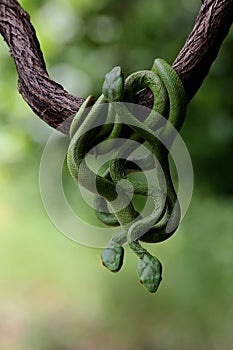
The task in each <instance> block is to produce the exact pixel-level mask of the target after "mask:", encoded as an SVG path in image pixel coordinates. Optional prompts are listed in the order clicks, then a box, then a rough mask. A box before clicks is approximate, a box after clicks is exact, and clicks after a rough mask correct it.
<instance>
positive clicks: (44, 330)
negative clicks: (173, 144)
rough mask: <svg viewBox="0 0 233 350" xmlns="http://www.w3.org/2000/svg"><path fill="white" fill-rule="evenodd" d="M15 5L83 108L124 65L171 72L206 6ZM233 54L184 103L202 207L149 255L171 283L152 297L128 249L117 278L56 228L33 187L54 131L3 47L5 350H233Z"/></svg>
mask: <svg viewBox="0 0 233 350" xmlns="http://www.w3.org/2000/svg"><path fill="white" fill-rule="evenodd" d="M20 3H21V4H22V6H23V7H24V8H25V9H26V10H27V11H28V12H29V13H30V15H31V20H32V23H33V25H34V26H35V28H36V31H37V34H38V37H39V40H40V43H41V47H42V50H43V53H44V56H45V60H46V63H47V68H48V71H49V74H50V75H51V77H52V78H53V79H54V80H56V81H58V82H59V83H61V84H62V85H63V86H64V87H65V88H66V89H67V90H68V91H69V92H71V93H73V94H74V95H77V96H82V97H86V96H87V95H88V94H94V95H96V96H98V95H99V93H100V91H101V85H102V82H103V78H104V75H105V74H106V72H108V71H109V70H110V69H111V68H112V67H113V66H115V65H121V66H122V68H123V70H124V71H125V73H126V75H128V74H130V73H131V72H133V71H137V70H140V69H147V68H150V67H151V65H152V62H153V59H154V58H155V57H163V58H165V59H166V60H167V61H169V62H172V61H173V60H174V59H175V57H176V55H177V53H178V52H179V50H180V49H181V47H182V45H183V44H184V41H185V39H186V37H187V35H188V34H189V32H190V30H191V28H192V26H193V23H194V20H195V17H196V15H197V12H198V10H199V7H200V3H201V2H200V1H195V0H189V1H185V0H177V1H173V0H166V1H155V0H134V1H132V0H127V1H125V0H124V1H123V0H118V1H112V0H98V1H96V0H56V1H55V0H47V1H40V0H36V1H29V0H24V1H20ZM232 54H233V32H232V31H231V33H230V34H229V36H228V37H227V39H226V40H225V42H224V44H223V46H222V48H221V52H220V53H219V55H218V58H217V60H216V62H215V63H214V64H213V66H212V68H211V71H210V73H209V75H208V77H207V78H206V80H205V82H204V84H203V85H202V87H201V89H200V90H199V92H198V94H197V95H196V96H195V98H194V99H193V101H192V102H191V103H190V105H189V109H188V114H187V119H186V122H185V125H184V127H183V130H182V136H183V138H184V140H185V142H186V145H187V147H188V149H189V151H190V154H191V157H192V161H193V167H194V174H195V187H194V193H193V198H192V202H191V206H190V208H189V211H188V213H187V215H186V217H185V219H184V221H183V222H182V224H181V227H180V228H179V230H178V231H177V233H176V234H175V235H174V236H173V237H172V238H170V239H169V240H168V241H166V242H164V243H161V244H158V245H147V246H148V248H149V249H150V251H151V252H153V253H155V254H156V255H157V256H158V257H159V259H160V260H161V261H162V262H163V266H164V274H163V277H164V279H163V282H162V284H161V286H160V288H159V290H158V292H157V294H155V295H150V294H148V293H147V292H146V291H145V290H144V288H142V287H141V286H140V284H139V283H138V280H137V276H136V273H135V266H136V258H135V257H134V256H133V255H132V254H131V252H130V251H129V250H128V249H126V263H125V266H124V267H123V269H122V271H121V272H119V273H118V274H111V273H110V272H108V271H107V270H106V269H104V268H103V267H102V266H101V264H100V258H99V255H100V250H99V249H94V248H88V247H84V246H81V245H78V244H76V243H74V242H72V241H71V240H69V239H67V238H65V237H64V236H63V235H62V234H61V233H60V232H59V231H58V230H57V229H56V228H55V227H54V226H53V224H52V223H51V222H50V220H49V217H48V216H47V214H46V212H45V210H44V207H43V204H42V201H41V197H40V190H39V180H38V178H39V164H40V158H41V154H42V151H43V148H44V145H45V143H46V141H47V138H48V136H49V135H50V133H51V129H50V128H49V127H48V126H46V125H44V123H43V122H41V121H40V120H39V118H38V117H37V116H35V115H34V113H33V112H32V111H31V110H30V109H29V107H28V106H27V105H26V103H25V102H24V101H23V99H22V98H21V96H20V95H19V93H18V92H17V89H16V86H17V75H16V70H15V67H14V62H13V61H12V59H11V58H10V55H9V50H8V47H7V46H6V44H5V42H4V41H3V40H0V150H1V152H0V193H1V196H0V348H1V349H4V350H22V349H24V350H29V349H30V350H31V349H34V350H37V349H38V350H42V349H43V350H74V349H78V350H92V349H95V350H99V349H103V348H104V349H108V350H115V349H119V348H121V349H127V350H130V349H134V350H139V349H140V350H176V349H177V350H178V349H179V350H186V349H187V348H188V349H190V350H192V349H195V350H196V349H199V350H202V349H203V350H210V349H211V350H215V349H219V348H222V349H225V350H229V349H230V348H231V346H232V343H233V336H232V319H233V303H232V300H233V292H232V291H233V272H232V266H233V255H232V248H233V240H232V232H233V216H232V210H233V196H232V194H233V185H232V183H233V182H232V143H233V137H232V136H233V99H232V89H233V65H232ZM66 186H68V187H69V183H68V184H66ZM71 186H72V185H71ZM77 206H79V207H78V210H81V209H80V207H81V204H80V203H77ZM77 229H78V228H77Z"/></svg>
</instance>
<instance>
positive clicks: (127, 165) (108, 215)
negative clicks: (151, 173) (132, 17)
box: [67, 59, 187, 293]
mask: <svg viewBox="0 0 233 350" xmlns="http://www.w3.org/2000/svg"><path fill="white" fill-rule="evenodd" d="M146 88H149V89H150V90H151V91H152V93H153V97H154V102H153V108H152V109H151V110H150V112H147V113H145V114H144V116H143V117H141V116H139V115H138V113H136V112H135V111H134V108H133V106H134V104H135V100H136V96H137V94H138V93H139V92H141V91H142V90H144V89H146ZM186 105H187V102H186V94H185V91H184V88H183V85H182V82H181V81H180V79H179V77H178V75H177V74H176V72H175V71H174V69H173V68H172V67H171V66H170V65H169V64H168V63H167V62H166V61H164V60H163V59H156V60H155V61H154V64H153V66H152V69H151V70H143V71H139V72H136V73H133V74H131V75H130V76H129V77H127V78H126V79H124V75H123V73H122V70H121V68H120V67H115V68H113V69H112V71H111V72H109V73H108V74H106V76H105V80H104V84H103V87H102V94H101V96H100V97H99V98H98V99H97V100H96V101H95V102H94V101H93V97H92V96H89V97H88V98H87V99H86V100H85V102H84V103H83V105H82V106H81V108H80V109H79V111H78V113H77V115H76V116H75V117H74V119H73V121H72V124H71V127H70V144H69V148H68V152H67V164H68V168H69V171H70V173H71V175H72V177H73V178H74V180H75V181H76V182H78V184H79V185H81V186H83V187H84V188H85V189H87V190H88V191H90V192H91V193H93V196H94V201H95V212H96V216H97V217H98V219H99V220H100V221H102V222H103V223H104V224H106V225H109V226H120V227H121V228H122V231H120V233H117V234H116V235H115V236H114V237H113V238H111V240H110V241H109V243H108V245H107V247H106V248H105V249H104V250H103V251H102V253H101V259H102V263H103V265H104V266H106V267H107V268H108V269H109V270H110V271H112V272H117V271H119V270H120V268H121V266H122V264H123V258H124V248H123V245H124V244H125V243H127V244H128V245H129V247H130V249H132V251H133V252H135V253H136V255H137V256H138V257H139V261H138V266H137V273H138V275H139V279H140V282H141V283H142V284H143V286H144V287H145V288H146V289H147V290H148V291H149V292H151V293H153V292H155V291H156V290H157V288H158V286H159V284H160V282H161V280H162V265H161V263H160V261H159V260H158V259H157V258H156V257H155V256H152V255H151V254H150V253H149V252H148V251H147V250H146V249H145V248H143V247H142V246H141V244H140V241H142V242H150V243H156V242H161V241H164V240H166V239H168V238H169V237H170V236H171V235H172V234H173V233H174V232H175V230H176V229H177V227H178V225H179V222H180V216H181V209H180V204H179V201H178V198H177V195H176V191H175V189H174V185H173V182H172V178H171V170H170V166H169V149H170V147H171V146H172V143H173V141H174V139H175V132H174V130H175V131H179V130H180V128H181V126H182V124H183V121H184V118H185V113H186ZM130 106H132V107H130ZM134 112H135V113H134ZM97 119H98V123H96V120H97ZM164 120H165V122H164ZM115 140H118V141H119V140H122V142H115ZM104 141H109V142H104ZM114 142H115V143H114ZM135 144H136V145H146V147H147V149H148V150H149V152H148V154H146V155H143V156H139V157H135V156H134V151H135ZM109 145H110V146H109ZM111 145H112V146H111ZM132 145H134V146H132ZM111 147H113V148H115V150H116V155H115V156H114V157H113V158H111V159H110V161H109V162H108V164H107V168H106V167H105V169H104V170H103V169H102V172H101V171H99V172H98V173H97V174H96V173H95V172H94V171H93V170H92V169H91V167H90V166H89V165H88V162H87V161H86V159H85V156H86V155H87V154H88V153H92V154H93V157H96V155H98V154H105V153H108V152H109V151H110V149H111ZM136 148H137V147H136ZM157 162H158V164H159V165H160V168H159V167H158V166H157V165H156V164H157ZM153 168H154V169H155V172H156V174H155V176H157V178H158V186H156V187H151V186H148V184H145V183H144V182H139V181H137V180H133V179H131V178H130V177H129V175H130V174H131V173H140V171H142V169H153ZM159 169H160V170H159ZM161 169H162V175H161V174H160V175H159V173H160V172H161ZM160 178H161V179H163V181H162V180H161V181H160ZM132 194H133V195H138V196H144V197H145V196H147V197H149V198H150V200H151V202H152V203H153V210H152V211H151V212H150V213H149V214H148V215H146V216H142V215H141V214H140V210H139V211H138V210H137V208H136V206H135V204H134V201H133V199H132V198H133V195H132Z"/></svg>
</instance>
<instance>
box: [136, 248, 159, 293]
mask: <svg viewBox="0 0 233 350" xmlns="http://www.w3.org/2000/svg"><path fill="white" fill-rule="evenodd" d="M137 272H138V275H139V278H140V283H141V284H143V285H144V287H145V288H146V289H147V290H148V292H150V293H155V292H156V290H157V289H158V286H159V284H160V282H161V281H162V264H161V263H160V261H159V260H158V259H157V258H156V257H154V256H152V255H150V254H144V255H143V257H142V258H140V260H139V262H138V267H137Z"/></svg>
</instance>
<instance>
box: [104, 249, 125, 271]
mask: <svg viewBox="0 0 233 350" xmlns="http://www.w3.org/2000/svg"><path fill="white" fill-rule="evenodd" d="M101 259H102V263H103V265H104V266H105V267H107V268H108V269H109V270H110V271H112V272H117V271H119V270H120V269H121V267H122V264H123V259H124V249H123V247H121V246H118V247H113V248H106V249H104V250H103V251H102V253H101Z"/></svg>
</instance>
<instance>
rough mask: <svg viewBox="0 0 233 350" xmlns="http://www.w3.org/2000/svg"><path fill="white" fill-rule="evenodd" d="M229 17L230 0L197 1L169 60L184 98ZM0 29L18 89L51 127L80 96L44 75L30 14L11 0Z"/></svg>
mask: <svg viewBox="0 0 233 350" xmlns="http://www.w3.org/2000/svg"><path fill="white" fill-rule="evenodd" d="M232 21H233V0H206V1H204V3H203V4H202V6H201V9H200V12H199V14H198V16H197V19H196V22H195V25H194V28H193V30H192V32H191V34H190V35H189V37H188V39H187V41H186V43H185V45H184V47H183V48H182V50H181V51H180V53H179V54H178V56H177V58H176V60H175V61H174V63H173V67H174V69H175V70H176V72H177V73H178V75H179V76H180V79H181V80H182V82H183V84H184V87H185V90H186V94H187V97H188V100H191V98H192V97H193V96H194V95H195V93H196V92H197V91H198V89H199V87H200V86H201V84H202V82H203V80H204V78H205V77H206V75H207V74H208V71H209V69H210V66H211V64H212V63H213V61H214V60H215V58H216V56H217V54H218V51H219V49H220V46H221V44H222V42H223V40H224V38H225V37H226V35H227V33H228V31H229V29H230V27H231V24H232ZM0 32H1V34H2V35H3V37H4V39H5V40H6V42H7V44H8V46H9V48H10V53H11V56H12V57H13V59H14V61H15V65H16V69H17V72H18V89H19V92H20V93H21V94H22V96H23V98H24V99H25V101H26V102H27V103H28V105H29V106H30V107H31V108H32V110H33V111H34V112H35V113H36V114H37V115H38V116H39V117H40V118H41V119H42V120H43V121H44V122H46V123H47V124H49V125H50V126H52V127H53V128H57V127H58V126H59V125H60V124H61V123H62V122H64V121H65V120H67V119H68V118H69V117H71V116H73V115H74V114H75V113H76V112H77V111H78V109H79V108H80V106H81V104H82V103H83V101H84V100H83V99H82V98H79V97H75V96H72V95H71V94H69V93H68V92H67V91H66V90H64V89H63V87H62V86H61V85H59V84H57V83H56V82H54V81H53V80H51V79H50V77H49V76H48V73H47V71H46V66H45V62H44V58H43V54H42V52H41V49H40V45H39V42H38V40H37V37H36V33H35V30H34V28H33V26H32V25H31V23H30V17H29V15H28V14H27V13H26V12H25V11H24V10H23V9H22V8H21V6H20V5H19V3H18V2H17V1H16V0H0ZM152 100H153V96H152V94H151V92H150V90H147V91H145V92H143V93H141V94H140V96H139V99H138V102H139V103H140V104H143V105H146V106H148V107H150V106H151V105H152ZM69 123H70V121H67V123H64V124H63V126H62V128H61V131H63V132H64V133H67V132H68V130H69Z"/></svg>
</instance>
